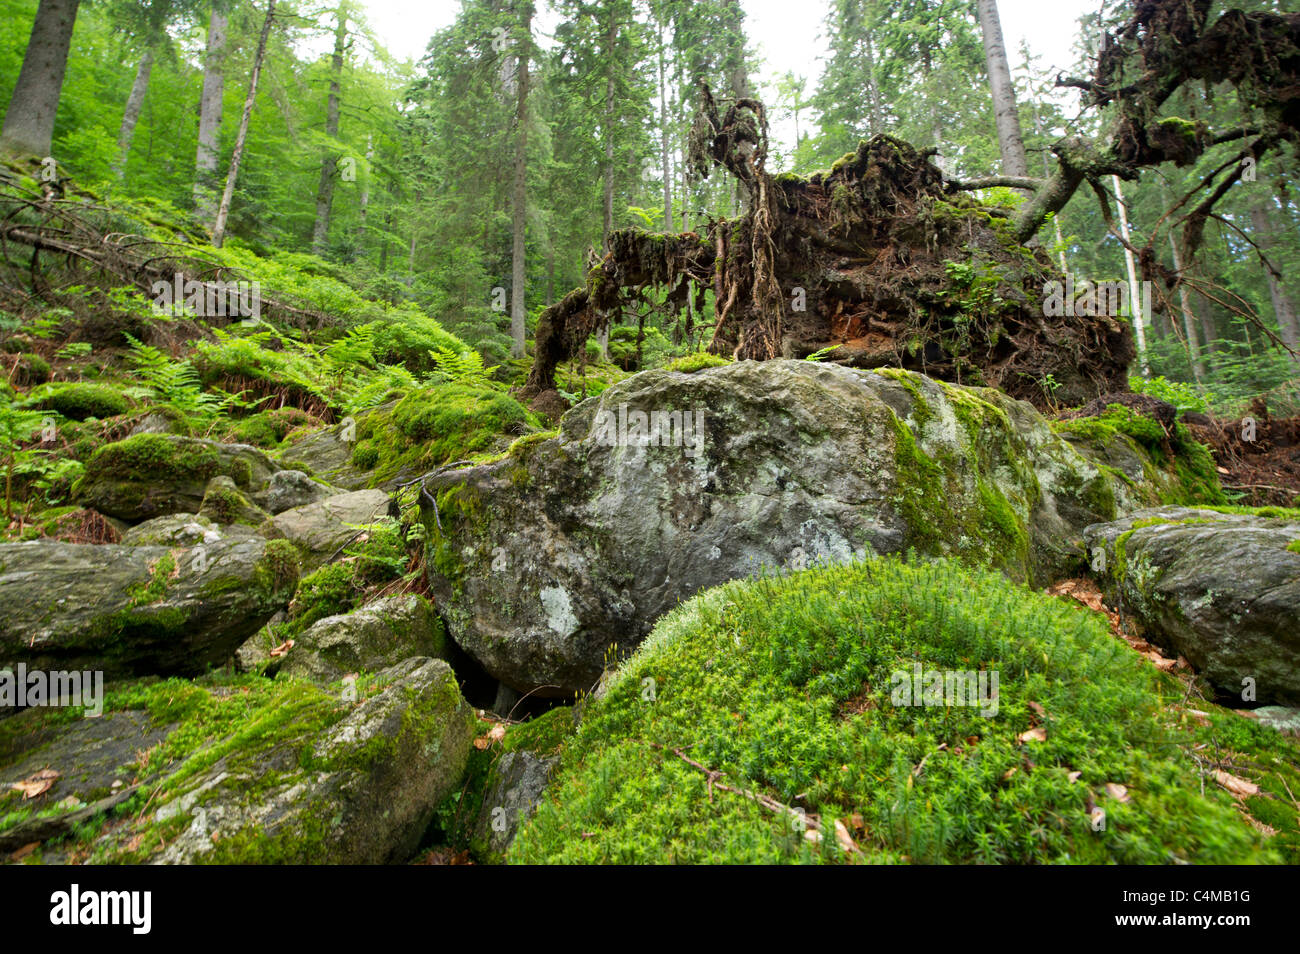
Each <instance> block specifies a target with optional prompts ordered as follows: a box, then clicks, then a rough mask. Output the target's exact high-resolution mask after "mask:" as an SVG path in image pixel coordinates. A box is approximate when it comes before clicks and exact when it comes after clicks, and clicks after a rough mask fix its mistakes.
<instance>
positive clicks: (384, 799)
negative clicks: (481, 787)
mask: <svg viewBox="0 0 1300 954" xmlns="http://www.w3.org/2000/svg"><path fill="white" fill-rule="evenodd" d="M380 679H381V681H382V682H384V683H387V685H386V687H385V688H384V689H383V690H382V691H381V692H380V693H379V694H377V695H374V696H371V697H369V698H367V699H365V701H364V702H362V703H361V704H360V705H359V706H358V707H357V708H356V709H355V710H353V711H352V712H351V713H350V714H348V715H347V716H346V717H345V718H343V719H342V720H341V721H339V722H336V723H335V724H333V725H332V726H330V727H328V728H327V729H325V730H324V731H323V732H321V733H320V734H319V735H316V734H309V733H308V732H307V731H304V732H303V733H301V734H296V735H292V736H290V737H288V738H285V739H282V740H278V741H277V742H276V743H275V744H273V745H271V746H269V747H267V748H263V749H255V750H254V751H252V752H249V751H240V750H236V751H234V752H232V753H231V754H230V755H229V756H227V757H224V758H222V759H220V760H219V761H217V762H216V763H215V764H214V765H213V766H212V767H211V768H210V769H208V770H207V771H206V772H204V773H203V774H201V775H199V776H196V777H194V778H192V779H188V780H186V782H185V783H184V785H183V786H182V787H181V788H179V789H178V790H176V791H175V792H174V793H173V795H172V797H171V799H170V800H168V801H165V802H164V803H163V804H161V805H159V806H158V809H157V816H156V817H157V818H158V820H160V821H166V820H168V819H170V818H176V817H184V818H189V819H191V822H190V825H189V826H188V827H187V828H186V829H185V830H184V832H183V833H182V834H181V835H180V836H179V837H178V838H177V839H176V840H175V841H173V842H171V843H170V844H168V845H167V847H166V848H165V849H164V850H163V851H162V852H161V853H160V854H159V855H158V856H156V858H155V859H154V860H155V861H159V862H163V863H167V864H178V863H189V862H194V861H201V860H205V859H208V858H211V859H212V860H217V861H234V862H245V861H259V862H260V861H272V862H293V863H300V864H381V863H384V862H400V861H405V860H407V859H408V858H409V857H410V856H411V855H412V854H413V853H414V852H415V849H416V848H417V847H418V845H419V842H420V839H421V838H422V837H423V835H424V833H425V830H426V829H427V828H428V826H429V823H430V821H432V819H433V813H434V810H435V809H436V808H437V806H438V804H439V802H441V801H442V800H443V798H444V797H445V796H447V795H448V794H450V792H451V790H452V789H453V788H454V787H455V786H456V785H457V784H458V783H459V781H460V778H461V775H462V773H463V772H464V769H465V763H466V761H467V760H468V758H469V752H470V748H471V746H472V744H473V738H474V725H475V721H474V713H473V710H472V709H471V708H470V707H469V705H468V704H467V703H466V702H465V700H464V699H463V698H462V697H461V695H460V690H459V689H458V688H457V685H456V677H455V674H454V673H453V672H452V671H451V667H450V666H448V665H447V664H446V663H445V662H443V661H442V660H440V659H423V658H414V659H408V660H406V661H404V662H402V663H400V664H398V665H396V666H393V667H391V668H390V669H386V670H384V672H383V673H381V674H380Z"/></svg>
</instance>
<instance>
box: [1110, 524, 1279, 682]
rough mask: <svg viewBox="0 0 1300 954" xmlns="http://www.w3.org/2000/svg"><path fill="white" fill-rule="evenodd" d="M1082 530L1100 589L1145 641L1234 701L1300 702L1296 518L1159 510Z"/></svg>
mask: <svg viewBox="0 0 1300 954" xmlns="http://www.w3.org/2000/svg"><path fill="white" fill-rule="evenodd" d="M1084 535H1085V538H1086V540H1087V543H1088V546H1089V548H1090V552H1091V553H1092V554H1093V559H1092V566H1093V569H1094V571H1095V572H1096V574H1097V576H1098V577H1099V579H1100V581H1101V583H1102V585H1103V587H1104V588H1105V589H1106V590H1107V592H1108V595H1109V596H1110V598H1111V599H1113V600H1118V601H1119V602H1122V604H1123V606H1124V607H1125V609H1126V610H1127V611H1128V613H1130V614H1131V615H1132V617H1133V618H1134V619H1135V620H1136V621H1137V622H1138V623H1139V624H1140V625H1141V627H1142V629H1143V630H1144V636H1145V638H1146V639H1148V640H1149V641H1150V642H1152V643H1155V644H1156V645H1159V646H1161V647H1163V648H1165V649H1166V650H1167V651H1169V652H1170V653H1179V654H1181V655H1183V656H1184V657H1186V658H1187V661H1188V662H1190V663H1191V664H1192V665H1193V666H1194V667H1195V668H1196V670H1197V671H1198V672H1199V673H1200V674H1201V675H1202V676H1203V677H1204V678H1205V679H1206V680H1207V681H1208V682H1209V683H1210V685H1211V686H1213V687H1214V689H1215V690H1216V691H1217V692H1219V693H1221V694H1223V695H1225V696H1230V697H1232V698H1233V699H1235V700H1237V705H1240V704H1241V702H1242V701H1245V702H1247V703H1250V702H1252V701H1257V702H1270V703H1278V704H1281V705H1284V706H1296V705H1300V553H1298V552H1295V551H1292V550H1288V549H1287V547H1288V546H1289V545H1292V544H1294V543H1295V541H1297V540H1300V522H1297V521H1293V520H1287V519H1268V518H1264V517H1258V516H1250V515H1245V514H1227V513H1219V512H1217V511H1214V510H1203V509H1194V508H1184V507H1160V508H1153V509H1147V510H1139V511H1137V512H1136V513H1132V514H1129V515H1128V516H1126V517H1125V518H1123V519H1122V520H1116V521H1112V522H1109V523H1104V524H1098V525H1095V526H1090V527H1088V528H1087V529H1086V530H1085V533H1084ZM1251 687H1253V690H1254V699H1251V697H1250V694H1249V693H1248V692H1247V694H1246V695H1243V692H1246V690H1248V689H1250V688H1251Z"/></svg>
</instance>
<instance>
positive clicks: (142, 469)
mask: <svg viewBox="0 0 1300 954" xmlns="http://www.w3.org/2000/svg"><path fill="white" fill-rule="evenodd" d="M278 469H279V468H278V466H277V465H276V464H275V463H273V462H272V461H271V459H270V458H269V457H267V456H266V454H264V453H263V452H262V451H260V450H258V449H257V448H256V447H252V446H250V445H247V444H221V443H218V442H216V441H209V440H199V439H198V438H193V437H180V436H177V435H175V434H153V433H146V434H137V435H135V436H132V437H128V438H126V439H125V440H121V441H117V442H116V443H113V444H106V445H104V446H103V447H101V448H99V449H98V450H96V451H95V453H94V454H93V455H91V458H90V460H89V461H88V462H87V463H86V471H85V474H84V475H83V476H82V478H81V479H80V480H79V481H78V483H77V486H76V487H75V489H74V493H75V496H76V499H77V501H78V502H79V503H81V504H82V505H84V506H86V507H89V508H91V509H92V510H97V511H99V512H100V513H102V514H106V515H107V516H110V517H117V518H118V519H120V520H126V521H129V522H138V521H141V520H147V519H149V518H151V517H158V516H162V515H164V514H171V513H197V512H198V509H199V507H200V505H201V504H202V503H203V496H204V494H205V492H206V491H207V487H208V482H209V481H210V480H211V479H212V478H213V477H216V476H218V475H224V476H226V477H229V478H231V479H232V480H233V481H234V483H235V485H236V486H237V487H238V488H239V490H241V491H243V492H245V493H253V492H257V491H259V490H261V489H262V488H263V487H265V486H266V484H267V482H268V481H269V480H270V479H271V475H272V474H273V473H274V472H275V471H276V470H278Z"/></svg>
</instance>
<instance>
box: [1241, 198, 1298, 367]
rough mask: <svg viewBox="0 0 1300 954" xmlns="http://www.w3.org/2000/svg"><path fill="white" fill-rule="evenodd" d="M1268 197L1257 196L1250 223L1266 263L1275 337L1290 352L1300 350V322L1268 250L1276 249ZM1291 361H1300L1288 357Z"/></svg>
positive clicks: (1275, 263)
mask: <svg viewBox="0 0 1300 954" xmlns="http://www.w3.org/2000/svg"><path fill="white" fill-rule="evenodd" d="M1268 206H1269V200H1268V199H1267V197H1263V196H1261V197H1260V198H1258V199H1256V200H1255V202H1254V204H1253V205H1252V206H1251V210H1250V223H1251V225H1252V226H1254V229H1255V236H1256V237H1255V243H1256V244H1257V245H1258V246H1259V249H1260V251H1261V252H1263V254H1264V258H1265V260H1266V261H1267V266H1266V267H1265V269H1264V274H1265V276H1266V277H1267V278H1268V294H1269V297H1270V298H1271V299H1272V300H1273V314H1274V315H1275V316H1276V318H1277V329H1278V337H1280V338H1281V339H1282V342H1283V343H1284V344H1285V345H1286V346H1287V347H1288V348H1290V349H1291V350H1292V351H1293V352H1294V351H1298V350H1300V322H1297V320H1296V312H1295V303H1294V302H1293V301H1292V300H1291V296H1290V295H1289V294H1288V293H1287V289H1286V285H1284V284H1283V281H1282V273H1281V272H1280V271H1279V270H1278V265H1277V261H1276V260H1275V258H1270V257H1269V253H1271V252H1274V251H1275V250H1276V248H1277V236H1276V234H1275V232H1274V230H1273V217H1272V216H1271V215H1270V214H1269V207H1268ZM1292 360H1300V359H1297V358H1295V356H1294V355H1293V356H1292Z"/></svg>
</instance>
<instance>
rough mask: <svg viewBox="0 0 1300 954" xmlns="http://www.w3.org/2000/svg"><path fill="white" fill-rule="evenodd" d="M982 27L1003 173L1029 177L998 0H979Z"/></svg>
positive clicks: (1027, 161)
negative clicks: (999, 17) (999, 19)
mask: <svg viewBox="0 0 1300 954" xmlns="http://www.w3.org/2000/svg"><path fill="white" fill-rule="evenodd" d="M977 6H978V7H979V18H980V26H981V27H982V28H983V31H984V60H985V62H986V63H987V64H988V70H989V89H990V91H991V92H992V93H993V116H994V119H995V121H996V123H997V128H998V146H999V147H1000V148H1001V151H1002V174H1003V175H1008V176H1028V175H1029V160H1028V159H1027V158H1026V157H1025V141H1024V139H1023V138H1022V137H1021V135H1020V113H1019V111H1018V110H1017V109H1016V88H1015V86H1013V85H1012V83H1011V69H1010V67H1009V66H1008V65H1007V48H1006V45H1005V44H1004V43H1003V42H1002V24H1001V23H1000V22H999V21H998V4H997V0H978V3H977Z"/></svg>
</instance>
